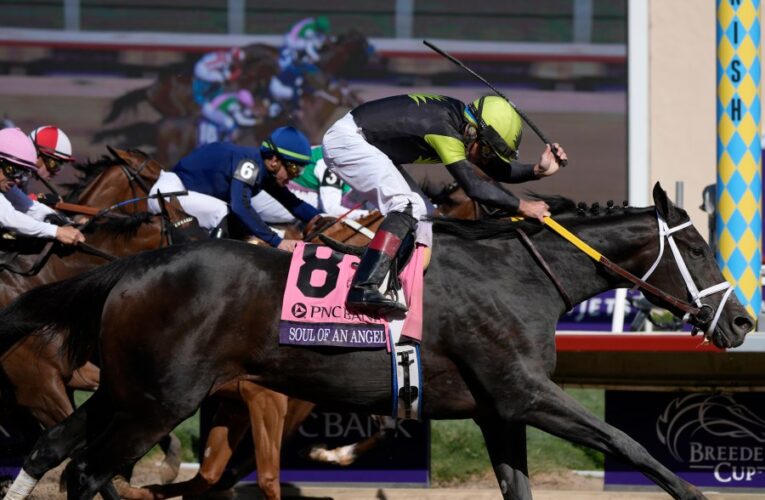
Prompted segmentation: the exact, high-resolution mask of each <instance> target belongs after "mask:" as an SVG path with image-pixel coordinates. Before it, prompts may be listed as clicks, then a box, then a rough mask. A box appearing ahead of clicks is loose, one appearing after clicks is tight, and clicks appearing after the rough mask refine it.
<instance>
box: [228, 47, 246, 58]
mask: <svg viewBox="0 0 765 500" xmlns="http://www.w3.org/2000/svg"><path fill="white" fill-rule="evenodd" d="M230 54H231V60H232V61H236V62H242V61H244V51H243V50H242V49H240V48H239V47H234V48H233V49H231V51H230Z"/></svg>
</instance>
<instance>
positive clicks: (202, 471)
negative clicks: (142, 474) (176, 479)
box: [146, 398, 250, 499]
mask: <svg viewBox="0 0 765 500" xmlns="http://www.w3.org/2000/svg"><path fill="white" fill-rule="evenodd" d="M249 426H250V420H249V417H248V415H247V409H246V408H245V406H244V405H243V404H242V403H241V402H240V401H235V400H231V399H223V398H221V400H220V404H219V406H218V409H217V411H216V412H215V415H214V417H213V422H212V426H211V428H210V432H209V434H208V435H207V442H206V443H205V451H204V457H203V458H202V463H201V464H200V466H199V471H198V472H197V474H196V475H195V476H194V477H193V478H191V479H189V480H188V481H183V482H181V483H173V484H165V485H151V486H147V487H146V489H147V490H149V491H150V492H151V494H152V496H151V497H150V498H155V499H162V498H171V497H177V496H186V495H201V494H202V493H204V492H206V491H207V490H209V489H210V487H211V486H212V485H214V484H216V483H217V482H218V480H220V477H221V475H222V474H223V471H224V470H225V468H226V464H227V463H228V461H229V459H230V458H231V455H232V454H233V452H234V450H235V449H236V446H237V444H238V443H239V441H241V439H242V436H244V433H245V432H246V431H247V429H248V428H249Z"/></svg>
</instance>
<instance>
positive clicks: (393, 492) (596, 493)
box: [29, 458, 764, 500]
mask: <svg viewBox="0 0 765 500" xmlns="http://www.w3.org/2000/svg"><path fill="white" fill-rule="evenodd" d="M154 463H155V459H152V458H146V459H144V460H142V461H141V462H139V464H138V466H137V467H136V470H135V474H134V480H133V481H134V484H138V485H143V484H151V483H155V482H157V481H158V480H159V476H158V473H157V472H156V467H155V465H154ZM62 469H63V465H62V466H61V467H59V468H57V469H56V470H54V471H51V472H50V473H48V474H47V475H46V476H45V477H44V478H43V480H42V481H41V482H40V483H39V484H38V485H37V487H36V488H35V490H34V492H33V494H32V495H31V496H30V497H29V498H30V499H31V500H64V499H65V498H66V495H65V494H64V493H61V492H60V491H59V487H58V478H59V475H60V472H61V470H62ZM194 472H195V470H194V469H188V468H184V469H183V470H181V475H180V476H179V478H178V480H179V481H180V480H185V479H188V478H190V477H191V476H193V474H194ZM531 480H532V487H533V493H534V499H535V500H659V499H667V498H670V497H669V495H667V494H666V493H663V492H661V491H650V492H647V491H603V480H602V479H599V478H594V477H583V476H580V475H577V474H574V473H573V472H570V471H558V472H554V473H544V474H537V475H534V476H532V478H531ZM705 493H706V492H705ZM282 495H283V498H284V499H285V500H289V499H312V500H501V499H502V495H501V494H500V492H499V488H498V487H497V486H496V485H495V483H494V478H490V477H486V478H481V479H476V480H475V481H471V482H469V483H465V484H460V485H458V486H452V487H433V488H392V487H378V488H376V487H364V488H361V487H331V486H299V487H298V486H292V485H284V486H283V487H282ZM707 496H708V497H709V500H757V499H762V498H763V497H764V495H763V494H746V493H711V492H710V493H708V495H707ZM208 498H211V499H212V498H215V499H236V500H256V499H262V498H263V496H262V495H261V494H260V490H259V489H258V488H257V486H255V485H252V484H242V485H240V486H239V487H237V489H236V492H235V493H232V494H227V495H223V494H219V495H217V496H209V497H208Z"/></svg>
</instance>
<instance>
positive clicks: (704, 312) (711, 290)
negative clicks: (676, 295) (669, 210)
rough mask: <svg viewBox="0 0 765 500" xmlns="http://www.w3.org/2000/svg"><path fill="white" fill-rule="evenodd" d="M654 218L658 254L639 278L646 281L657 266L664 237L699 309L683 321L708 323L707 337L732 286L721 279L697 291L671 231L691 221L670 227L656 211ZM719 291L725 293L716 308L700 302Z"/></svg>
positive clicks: (662, 251)
mask: <svg viewBox="0 0 765 500" xmlns="http://www.w3.org/2000/svg"><path fill="white" fill-rule="evenodd" d="M656 219H657V221H658V223H659V255H658V256H657V257H656V261H655V262H654V263H653V265H652V266H651V267H650V268H649V269H648V271H646V273H645V274H644V275H643V277H642V279H641V280H642V281H646V280H647V279H648V278H649V277H650V276H651V274H653V272H654V271H655V270H656V268H657V267H658V265H659V262H660V261H661V258H662V256H663V255H664V239H665V238H666V239H667V244H668V245H669V248H670V249H671V250H672V255H674V257H675V263H676V264H677V268H678V270H679V271H680V275H681V276H682V277H683V281H684V282H685V287H686V288H687V289H688V292H689V293H690V294H691V298H692V299H693V302H694V304H696V307H698V309H699V312H698V313H696V314H693V315H692V314H691V313H690V312H689V311H686V313H685V315H684V316H683V321H685V322H690V320H691V318H692V317H695V320H696V322H698V323H700V324H702V325H703V324H706V323H708V324H709V326H708V327H707V329H706V330H705V331H704V335H705V336H706V337H708V336H709V335H712V333H713V332H714V330H715V327H716V326H717V322H718V321H719V319H720V315H721V314H722V310H723V308H724V307H725V303H726V302H727V301H728V297H730V294H731V293H732V292H733V287H732V286H731V284H730V283H728V282H727V281H723V282H721V283H718V284H716V285H713V286H710V287H708V288H705V289H703V290H701V291H699V289H698V287H697V286H696V283H695V282H694V281H693V277H692V276H691V273H690V272H689V271H688V266H687V265H686V264H685V260H684V259H683V255H682V254H681V253H680V250H679V249H678V248H677V243H675V239H674V238H673V237H672V234H673V233H676V232H677V231H681V230H683V229H685V228H687V227H689V226H691V225H692V222H691V221H690V220H688V221H686V222H683V223H682V224H680V225H677V226H675V227H673V228H670V227H669V225H668V224H667V222H666V221H665V220H664V218H663V217H662V216H661V214H660V213H658V212H656ZM720 292H725V293H723V297H722V299H721V300H720V304H719V305H718V306H717V310H715V309H714V308H713V307H712V306H710V305H709V304H704V303H702V302H701V299H703V298H704V297H709V296H710V295H714V294H716V293H720Z"/></svg>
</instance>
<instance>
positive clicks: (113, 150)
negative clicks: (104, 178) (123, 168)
mask: <svg viewBox="0 0 765 500" xmlns="http://www.w3.org/2000/svg"><path fill="white" fill-rule="evenodd" d="M106 149H108V150H109V152H110V153H111V154H112V156H113V157H114V159H115V160H117V161H118V162H120V163H124V164H125V165H127V164H128V162H127V159H126V158H125V157H124V156H123V155H125V154H126V153H125V151H123V150H121V149H117V148H113V147H111V146H109V145H108V144H107V145H106Z"/></svg>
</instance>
